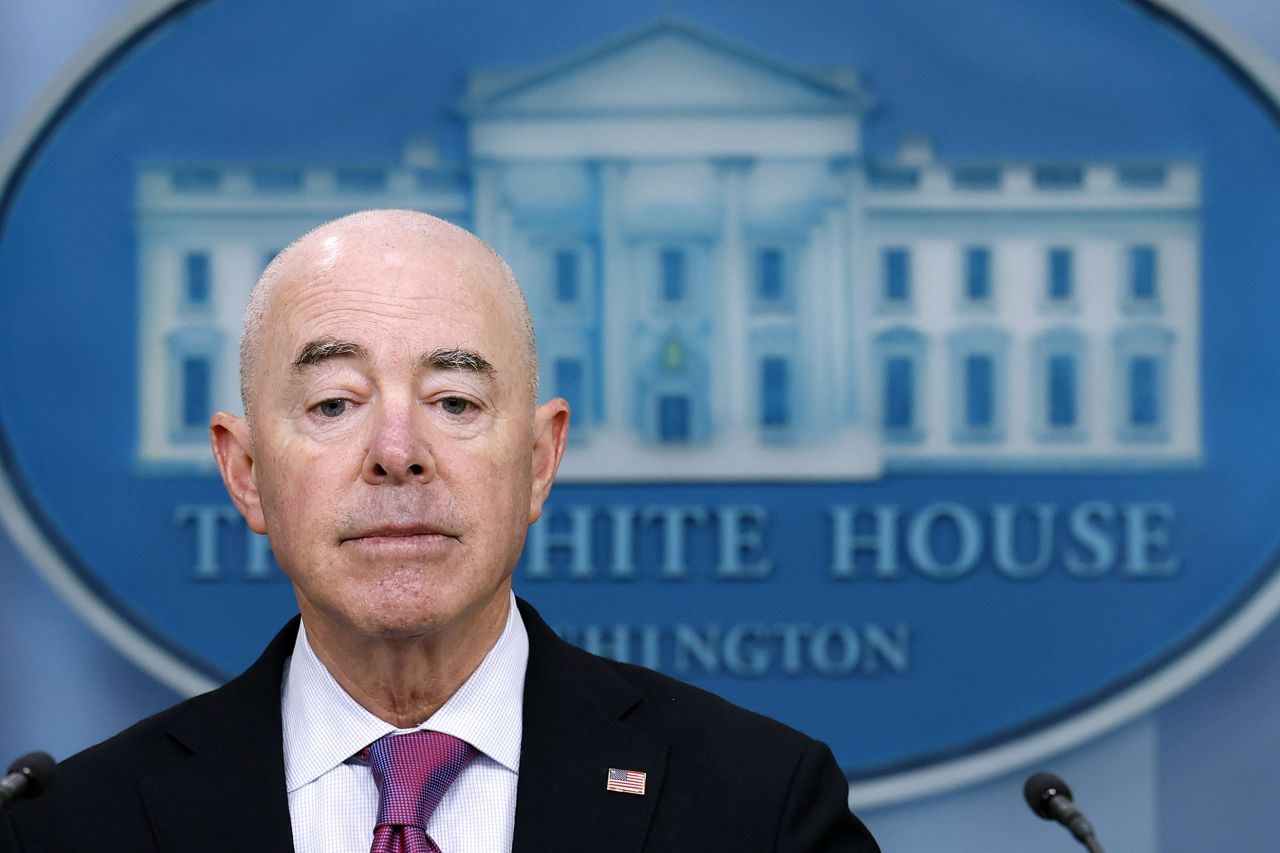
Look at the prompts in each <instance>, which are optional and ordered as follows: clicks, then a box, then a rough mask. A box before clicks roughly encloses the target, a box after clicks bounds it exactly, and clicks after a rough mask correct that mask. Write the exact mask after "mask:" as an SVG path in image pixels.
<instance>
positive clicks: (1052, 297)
mask: <svg viewBox="0 0 1280 853" xmlns="http://www.w3.org/2000/svg"><path fill="white" fill-rule="evenodd" d="M1074 267H1075V262H1074V259H1073V257H1072V255H1071V250H1070V249H1065V248H1062V247H1055V248H1052V249H1050V250H1049V282H1048V285H1049V286H1048V291H1049V301H1050V302H1054V303H1063V302H1070V301H1072V299H1074V298H1075V269H1074Z"/></svg>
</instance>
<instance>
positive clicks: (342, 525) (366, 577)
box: [211, 211, 568, 638]
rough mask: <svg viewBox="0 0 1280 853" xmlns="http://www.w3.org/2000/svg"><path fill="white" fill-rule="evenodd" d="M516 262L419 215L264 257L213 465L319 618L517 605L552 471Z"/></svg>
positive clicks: (560, 427) (373, 618)
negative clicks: (513, 593)
mask: <svg viewBox="0 0 1280 853" xmlns="http://www.w3.org/2000/svg"><path fill="white" fill-rule="evenodd" d="M528 316H529V315H528V309H527V307H526V306H525V304H524V300H523V297H522V296H521V294H520V291H519V287H518V285H516V283H515V280H514V278H513V277H512V275H511V272H510V270H509V269H508V268H507V265H506V264H505V263H504V262H503V261H502V260H501V258H499V257H498V256H497V255H496V254H495V253H493V251H492V250H490V249H489V248H488V247H487V246H485V245H484V244H483V243H482V242H480V241H479V240H478V239H476V238H475V237H474V236H472V235H471V234H469V233H467V232H466V231H463V230H462V229H460V228H457V227H455V226H452V225H450V224H448V223H445V222H443V221H441V220H439V219H435V218H433V217H429V216H426V215H424V214H419V213H412V212H408V211H371V212H367V213H360V214H355V215H352V216H349V217H345V218H343V219H339V220H336V221H334V222H331V223H329V224H327V225H324V226H322V227H320V228H318V229H316V230H315V231H312V232H310V233H309V234H307V235H306V236H304V237H302V238H301V239H299V240H298V241H297V242H295V243H294V244H293V245H291V246H290V247H289V248H288V249H287V250H285V251H284V252H282V253H281V255H280V257H279V258H277V259H276V261H275V262H273V263H272V265H271V267H270V268H269V269H268V270H267V272H266V273H264V274H263V278H262V280H261V281H260V282H259V283H258V286H257V287H256V288H255V291H254V294H253V296H252V297H251V298H250V302H249V307H248V310H247V312H246V317H245V332H244V340H243V342H242V347H241V351H242V368H241V370H242V377H241V378H242V392H243V394H244V400H245V413H246V417H245V418H243V419H242V418H237V417H234V416H232V415H228V414H225V413H218V414H217V415H215V416H214V419H213V423H212V427H211V429H212V441H213V447H214V454H215V456H216V457H217V460H218V465H219V468H220V469H221V471H222V475H223V480H224V482H225V483H226V485H227V490H228V491H229V492H230V493H231V496H232V499H233V500H234V501H235V503H236V506H237V507H238V508H239V510H240V512H241V513H242V514H243V515H244V516H245V519H246V520H247V521H248V523H249V526H250V528H252V529H253V530H254V531H256V532H259V533H267V534H270V536H271V542H272V549H273V550H274V552H275V554H276V557H277V560H278V561H279V562H280V565H281V567H282V568H283V569H284V571H285V573H286V574H287V575H288V576H289V577H290V579H292V580H293V582H294V586H295V588H296V590H297V594H298V601H299V606H300V608H301V609H302V611H303V615H304V617H305V618H307V619H308V623H309V624H316V625H317V627H322V626H330V627H332V628H334V629H337V630H354V631H357V632H359V633H362V634H365V635H368V636H385V637H388V638H391V637H406V638H409V637H415V636H424V635H429V634H433V633H437V632H440V631H445V630H448V629H450V628H456V627H459V626H462V625H465V624H466V623H468V622H469V621H473V620H475V619H477V618H482V614H484V613H486V612H497V611H498V610H501V609H503V608H505V601H506V593H507V589H508V588H509V583H510V574H511V570H512V568H513V567H514V565H515V562H516V560H517V558H518V557H519V554H520V549H521V548H522V547H523V544H524V537H525V532H526V530H527V528H528V525H529V524H530V523H531V522H533V521H534V520H536V519H537V517H538V515H539V513H540V512H541V508H542V503H543V500H544V499H545V498H546V495H547V492H548V491H549V490H550V487H551V482H552V479H553V478H554V476H555V471H556V468H557V466H558V465H559V461H560V456H561V454H562V452H563V449H564V442H565V436H566V433H567V429H568V409H567V406H566V404H565V403H564V401H562V400H552V401H551V402H549V403H546V404H544V405H542V406H537V405H536V400H535V387H536V380H535V378H534V377H535V375H536V366H535V361H534V354H533V340H532V329H531V326H530V324H529V320H528Z"/></svg>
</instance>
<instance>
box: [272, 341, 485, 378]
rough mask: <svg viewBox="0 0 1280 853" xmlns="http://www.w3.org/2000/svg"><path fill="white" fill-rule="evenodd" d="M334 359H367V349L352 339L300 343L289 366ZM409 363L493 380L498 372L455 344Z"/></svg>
mask: <svg viewBox="0 0 1280 853" xmlns="http://www.w3.org/2000/svg"><path fill="white" fill-rule="evenodd" d="M335 358H354V359H357V360H367V359H368V358H369V351H368V350H367V349H365V348H364V347H363V346H361V345H360V344H357V343H354V342H352V341H344V340H340V339H338V338H320V339H318V340H314V341H308V342H307V343H305V344H303V346H302V348H301V349H300V350H298V355H297V356H296V357H295V358H294V359H293V368H294V370H301V369H303V368H306V367H313V366H315V365H317V364H323V363H324V362H326V361H330V360H332V359H335ZM413 366H414V369H415V370H416V371H428V370H461V371H463V372H465V373H473V374H475V375H477V376H481V377H483V378H485V379H493V378H494V377H495V376H496V375H497V374H498V371H497V368H495V367H494V366H493V365H492V364H491V363H490V362H489V359H487V358H485V357H484V356H482V355H481V354H480V353H478V352H476V351H475V350H469V349H461V348H459V347H437V348H436V349H433V350H431V351H430V352H425V353H423V354H422V355H420V356H418V357H417V358H416V359H415V360H414V364H413Z"/></svg>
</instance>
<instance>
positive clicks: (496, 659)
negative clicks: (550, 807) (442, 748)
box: [280, 594, 529, 793]
mask: <svg viewBox="0 0 1280 853" xmlns="http://www.w3.org/2000/svg"><path fill="white" fill-rule="evenodd" d="M528 661H529V635H528V632H527V631H526V630H525V627H524V621H523V620H522V619H521V618H520V613H519V611H518V610H517V609H516V602H515V595H514V594H512V595H511V601H510V603H509V606H508V609H507V623H506V625H505V626H504V627H503V629H502V634H501V635H499V637H498V641H497V642H496V643H494V645H493V648H491V649H490V650H489V653H488V654H487V655H485V658H484V660H483V661H481V662H480V666H478V667H476V671H475V672H473V673H472V674H471V676H470V677H469V678H468V679H467V680H466V681H465V682H463V684H462V686H461V687H459V688H458V690H457V692H456V693H454V694H453V696H451V697H450V698H449V700H448V701H447V702H445V704H444V705H443V706H441V707H440V709H439V710H437V711H436V712H435V713H434V714H432V715H431V717H430V718H428V719H427V720H426V721H425V722H424V723H422V725H420V726H418V727H417V729H425V730H431V731H437V732H444V733H445V734H450V735H453V736H454V737H457V738H461V739H462V740H465V741H466V742H467V743H469V744H471V745H472V746H474V747H475V748H476V749H477V750H479V751H480V752H481V753H482V754H484V755H487V756H488V757H489V758H491V759H493V760H494V761H496V762H498V763H499V764H501V765H502V766H503V767H506V768H507V769H508V770H511V771H512V772H515V773H518V772H519V770H520V737H521V729H522V726H521V720H522V711H523V706H524V674H525V668H526V666H527V664H528ZM280 706H281V714H282V717H283V725H284V770H285V785H286V788H287V790H288V792H289V793H292V792H293V791H295V790H297V789H298V788H300V787H302V786H303V785H306V784H307V783H309V782H313V781H315V780H316V779H318V778H320V777H321V776H323V775H324V774H325V773H327V772H329V771H330V770H332V769H333V768H334V767H337V766H338V765H339V764H342V763H343V762H345V761H346V760H347V759H349V758H351V756H353V755H355V754H356V753H357V752H359V751H360V750H361V749H363V748H364V747H366V746H368V745H369V744H371V743H373V742H374V741H375V740H377V739H378V738H380V737H382V736H383V735H387V734H390V733H392V732H396V731H414V730H415V729H397V728H396V727H395V726H393V725H391V724H390V723H388V722H387V721H385V720H382V719H379V718H378V717H376V716H374V715H373V714H371V713H369V712H368V711H367V710H365V708H364V707H363V706H361V705H360V703H358V702H357V701H356V700H355V699H353V698H351V695H350V694H348V693H347V692H346V691H345V690H343V689H342V687H341V685H339V684H338V682H337V681H335V680H334V678H333V676H332V675H331V674H330V673H329V670H328V669H327V668H326V667H325V665H324V664H323V663H321V662H320V659H319V658H317V657H316V655H315V652H314V651H312V649H311V644H310V642H308V640H307V632H306V626H305V625H302V626H300V627H299V628H298V638H297V640H295V641H294V646H293V657H292V658H290V660H289V663H288V665H287V667H286V669H285V674H284V680H283V684H282V687H281V697H280Z"/></svg>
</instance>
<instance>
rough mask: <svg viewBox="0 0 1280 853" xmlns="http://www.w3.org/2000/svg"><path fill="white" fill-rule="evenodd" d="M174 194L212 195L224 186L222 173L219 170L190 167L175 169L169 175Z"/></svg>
mask: <svg viewBox="0 0 1280 853" xmlns="http://www.w3.org/2000/svg"><path fill="white" fill-rule="evenodd" d="M169 179H170V181H171V182H172V185H173V190H174V192H180V193H211V192H216V191H217V189H218V187H219V186H221V184H222V173H221V172H220V171H218V170H217V169H210V168H205V167H203V166H190V167H186V168H181V169H174V170H173V172H172V173H171V174H170V175H169Z"/></svg>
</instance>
